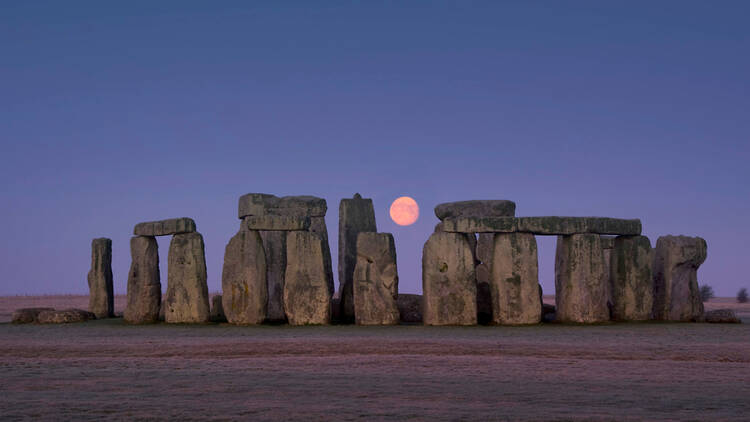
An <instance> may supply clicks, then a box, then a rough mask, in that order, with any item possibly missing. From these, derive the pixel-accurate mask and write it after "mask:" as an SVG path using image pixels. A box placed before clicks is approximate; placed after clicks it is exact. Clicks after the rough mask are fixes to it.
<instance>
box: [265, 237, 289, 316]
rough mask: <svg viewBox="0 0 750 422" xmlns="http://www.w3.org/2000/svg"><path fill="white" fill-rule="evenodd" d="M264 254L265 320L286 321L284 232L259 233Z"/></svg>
mask: <svg viewBox="0 0 750 422" xmlns="http://www.w3.org/2000/svg"><path fill="white" fill-rule="evenodd" d="M260 237H261V239H262V240H263V250H265V252H266V254H265V256H266V284H267V286H268V288H267V292H268V307H267V309H268V310H267V314H266V320H267V321H269V322H284V321H286V313H285V312H284V273H285V272H286V232H279V231H261V232H260Z"/></svg>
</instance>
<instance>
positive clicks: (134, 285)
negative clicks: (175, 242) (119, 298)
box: [123, 236, 161, 324]
mask: <svg viewBox="0 0 750 422" xmlns="http://www.w3.org/2000/svg"><path fill="white" fill-rule="evenodd" d="M130 255H131V258H132V262H131V264H130V272H129V273H128V295H127V305H126V306H125V312H124V313H123V317H124V318H125V322H128V323H131V324H149V323H154V322H157V321H158V320H159V309H160V308H161V282H160V281H159V245H158V244H157V243H156V238H154V237H151V236H135V237H132V238H130Z"/></svg>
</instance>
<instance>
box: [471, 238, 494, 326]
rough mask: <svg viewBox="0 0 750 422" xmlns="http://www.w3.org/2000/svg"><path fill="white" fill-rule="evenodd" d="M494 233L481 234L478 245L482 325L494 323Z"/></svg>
mask: <svg viewBox="0 0 750 422" xmlns="http://www.w3.org/2000/svg"><path fill="white" fill-rule="evenodd" d="M494 236H495V235H494V234H493V233H479V234H478V235H477V243H476V247H475V250H476V254H475V255H476V259H477V266H476V273H477V318H478V321H479V323H480V324H489V323H491V322H492V290H491V289H490V280H491V279H492V255H493V250H494V247H495V242H494Z"/></svg>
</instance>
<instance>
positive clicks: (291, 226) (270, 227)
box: [243, 215, 310, 231]
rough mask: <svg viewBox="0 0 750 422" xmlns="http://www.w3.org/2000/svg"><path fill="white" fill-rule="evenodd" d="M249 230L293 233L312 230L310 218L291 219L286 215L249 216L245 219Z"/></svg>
mask: <svg viewBox="0 0 750 422" xmlns="http://www.w3.org/2000/svg"><path fill="white" fill-rule="evenodd" d="M243 220H244V221H245V225H246V226H247V229H248V230H266V231H292V230H307V229H309V228H310V218H309V217H289V216H286V215H248V216H247V217H244V218H243Z"/></svg>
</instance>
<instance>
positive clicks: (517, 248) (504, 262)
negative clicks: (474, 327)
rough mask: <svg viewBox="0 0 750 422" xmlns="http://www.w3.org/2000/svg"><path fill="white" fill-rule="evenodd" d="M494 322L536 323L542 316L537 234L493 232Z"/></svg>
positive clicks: (492, 282) (491, 287) (507, 323)
mask: <svg viewBox="0 0 750 422" xmlns="http://www.w3.org/2000/svg"><path fill="white" fill-rule="evenodd" d="M490 289H491V291H492V306H493V309H492V314H493V315H494V318H493V322H494V323H495V324H503V325H521V324H538V323H539V322H541V320H542V303H541V302H542V300H541V296H542V294H541V289H540V288H539V275H538V259H537V247H536V238H535V237H534V235H533V234H529V233H498V234H496V235H495V242H494V248H493V259H492V279H491V283H490Z"/></svg>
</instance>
